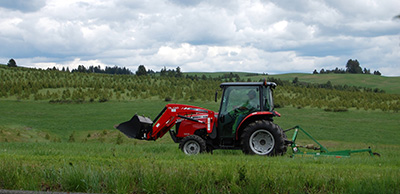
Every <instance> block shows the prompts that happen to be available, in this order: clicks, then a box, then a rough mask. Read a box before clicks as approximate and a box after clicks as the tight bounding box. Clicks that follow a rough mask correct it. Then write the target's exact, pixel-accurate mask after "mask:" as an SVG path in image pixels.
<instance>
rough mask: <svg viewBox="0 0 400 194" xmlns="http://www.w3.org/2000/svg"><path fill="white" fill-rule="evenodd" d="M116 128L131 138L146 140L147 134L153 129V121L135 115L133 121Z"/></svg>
mask: <svg viewBox="0 0 400 194" xmlns="http://www.w3.org/2000/svg"><path fill="white" fill-rule="evenodd" d="M115 128H116V129H118V130H120V131H121V132H122V133H124V134H125V135H126V136H128V137H130V138H135V139H146V134H147V133H148V132H150V131H151V130H152V129H153V121H152V120H151V119H150V118H148V117H142V116H138V115H137V114H135V116H133V117H132V119H131V120H129V121H127V122H124V123H121V124H119V125H116V126H115Z"/></svg>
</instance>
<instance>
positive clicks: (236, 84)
mask: <svg viewBox="0 0 400 194" xmlns="http://www.w3.org/2000/svg"><path fill="white" fill-rule="evenodd" d="M226 86H270V87H272V88H275V87H276V83H274V82H267V81H264V82H226V83H222V84H221V85H219V87H221V88H223V87H226Z"/></svg>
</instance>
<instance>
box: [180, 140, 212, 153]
mask: <svg viewBox="0 0 400 194" xmlns="http://www.w3.org/2000/svg"><path fill="white" fill-rule="evenodd" d="M179 148H180V149H181V150H182V152H183V153H185V154H187V155H196V154H199V153H203V152H204V151H206V141H205V140H204V139H203V138H201V137H200V136H198V135H190V136H187V137H184V138H183V139H182V141H181V142H180V143H179Z"/></svg>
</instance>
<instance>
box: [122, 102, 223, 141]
mask: <svg viewBox="0 0 400 194" xmlns="http://www.w3.org/2000/svg"><path fill="white" fill-rule="evenodd" d="M194 114H207V119H206V122H204V121H200V120H197V119H194V118H191V117H190V116H191V115H194ZM214 115H215V112H214V111H211V110H208V109H205V108H201V107H197V106H191V105H184V104H167V105H166V106H165V107H164V109H163V110H162V111H161V112H160V113H159V114H158V116H157V117H156V118H155V119H154V120H153V121H151V120H150V119H149V118H147V117H142V116H137V115H135V116H133V117H132V119H131V120H130V121H127V122H124V123H121V124H119V125H117V126H116V128H117V129H118V130H120V131H121V132H123V133H124V134H125V135H127V136H128V137H131V138H136V139H144V140H156V139H158V138H161V137H163V136H164V135H165V134H166V133H167V132H168V131H169V130H170V129H171V128H172V127H173V126H174V125H175V124H176V121H177V120H178V119H186V120H189V121H193V122H198V123H201V124H204V128H206V129H207V133H211V132H212V129H213V127H214V123H215V120H216V119H215V117H214Z"/></svg>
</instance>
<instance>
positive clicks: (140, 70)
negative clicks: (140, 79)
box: [136, 65, 147, 76]
mask: <svg viewBox="0 0 400 194" xmlns="http://www.w3.org/2000/svg"><path fill="white" fill-rule="evenodd" d="M136 75H138V76H141V75H147V71H146V67H144V65H139V67H138V70H137V71H136Z"/></svg>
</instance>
